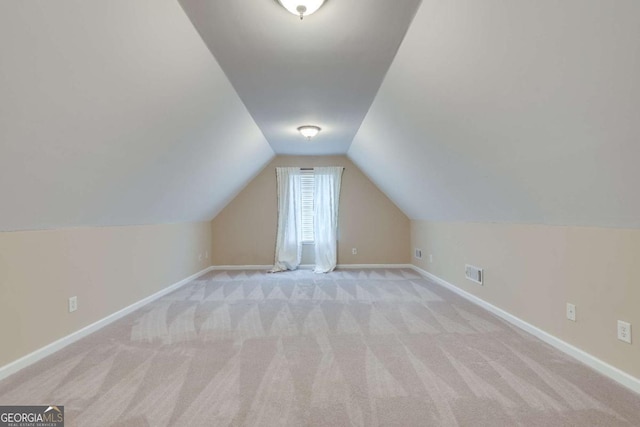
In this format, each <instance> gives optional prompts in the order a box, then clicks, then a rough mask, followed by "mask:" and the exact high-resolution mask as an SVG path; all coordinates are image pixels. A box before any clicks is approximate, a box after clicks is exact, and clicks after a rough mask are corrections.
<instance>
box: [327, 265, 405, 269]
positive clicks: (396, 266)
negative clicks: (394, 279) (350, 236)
mask: <svg viewBox="0 0 640 427" xmlns="http://www.w3.org/2000/svg"><path fill="white" fill-rule="evenodd" d="M336 268H343V269H359V268H413V265H411V264H338V265H337V266H336Z"/></svg>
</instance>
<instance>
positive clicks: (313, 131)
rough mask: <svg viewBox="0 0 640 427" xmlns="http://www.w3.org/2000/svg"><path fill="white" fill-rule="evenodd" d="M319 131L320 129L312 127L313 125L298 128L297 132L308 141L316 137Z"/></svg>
mask: <svg viewBox="0 0 640 427" xmlns="http://www.w3.org/2000/svg"><path fill="white" fill-rule="evenodd" d="M321 130H322V129H320V127H319V126H313V125H305V126H300V127H299V128H298V132H300V133H301V134H302V136H304V137H305V138H307V139H308V140H310V139H311V138H313V137H314V136H316V135H317V134H318V132H320V131H321Z"/></svg>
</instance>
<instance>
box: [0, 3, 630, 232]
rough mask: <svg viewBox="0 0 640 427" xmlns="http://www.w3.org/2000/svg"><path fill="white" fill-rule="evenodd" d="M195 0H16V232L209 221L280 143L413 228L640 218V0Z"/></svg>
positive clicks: (12, 178) (2, 102) (4, 39)
mask: <svg viewBox="0 0 640 427" xmlns="http://www.w3.org/2000/svg"><path fill="white" fill-rule="evenodd" d="M181 4H182V6H184V8H185V10H186V11H187V12H188V13H189V15H190V16H191V18H192V19H193V21H194V22H196V25H197V26H198V30H199V31H200V34H199V33H198V32H197V31H196V28H194V25H193V24H192V23H191V22H190V20H189V18H188V17H187V15H186V13H185V11H184V10H183V9H182V7H181ZM181 4H179V3H178V2H177V1H176V0H109V1H94V2H86V1H80V0H77V1H71V0H65V1H62V0H61V1H55V2H54V1H5V2H0V52H1V54H0V231H7V230H24V229H41V228H56V227H65V226H95V225H124V224H150V223H166V222H183V221H192V220H208V219H211V218H212V217H214V216H215V215H216V214H217V212H219V211H220V210H221V209H222V207H223V206H224V205H225V204H226V203H227V202H228V201H229V200H230V199H231V198H232V197H233V196H234V195H235V194H236V193H237V192H238V191H239V190H240V189H241V188H242V187H243V186H244V185H245V184H246V183H247V182H248V181H249V180H250V179H251V178H252V177H253V176H255V175H256V174H257V173H258V172H259V171H260V169H261V168H262V167H263V166H264V165H266V164H267V163H268V162H269V161H270V160H271V158H272V157H273V156H274V149H273V148H272V146H273V147H274V148H275V151H277V152H278V153H281V154H324V153H329V152H332V153H333V152H336V153H344V152H345V151H346V150H348V153H347V154H348V156H349V157H350V158H351V160H353V161H354V163H356V164H357V165H358V166H359V167H360V168H361V169H362V170H363V171H364V172H365V173H366V174H367V175H368V176H369V177H370V178H371V179H372V180H373V181H374V182H375V183H376V184H377V185H378V186H379V187H380V188H381V189H382V190H383V191H384V192H385V193H386V194H387V195H388V196H389V197H390V198H391V199H392V200H393V201H394V202H395V203H396V204H397V205H398V206H399V207H400V208H401V209H402V210H403V211H404V212H405V213H407V215H408V216H409V217H411V218H413V219H431V220H443V221H501V222H532V223H547V224H572V225H604V226H620V227H625V226H630V227H640V192H639V191H638V190H637V183H638V182H640V168H639V167H638V166H637V163H638V159H639V158H640V144H639V140H638V139H639V135H640V120H638V118H639V117H640V79H639V78H638V76H639V75H640V2H638V1H635V0H617V1H615V2H611V1H606V0H563V1H555V0H539V1H525V0H516V1H502V0H482V1H477V0H423V1H422V2H421V3H420V5H419V9H418V12H417V13H416V14H415V16H414V12H415V10H416V8H417V7H418V4H419V0H406V1H400V2H389V1H383V0H379V1H378V0H367V1H365V0H348V1H347V0H344V1H343V0H339V1H334V0H330V1H328V2H327V3H326V5H325V6H324V7H323V8H322V9H320V11H318V12H317V14H315V15H313V16H311V17H309V18H308V20H307V19H305V21H303V22H302V23H301V22H300V21H299V20H297V19H296V17H294V16H293V15H290V14H288V13H287V12H286V11H284V10H283V9H282V8H280V7H279V6H278V5H277V4H276V2H275V0H273V1H272V0H260V1H258V2H248V1H246V0H237V1H236V0H225V1H217V0H207V1H205V0H202V1H195V0H181ZM214 12H215V13H214ZM198 13H202V15H201V16H200V15H198ZM268 14H271V15H268ZM412 17H413V21H412V22H411V19H412ZM312 18H313V20H312ZM202 19H204V20H205V21H206V19H214V20H216V21H215V22H216V23H217V24H216V25H215V26H213V27H206V26H203V25H202V24H199V23H198V22H199V20H202ZM410 22H411V25H410V26H409V23H410ZM240 24H242V25H244V26H243V27H242V28H236V27H234V26H235V25H240ZM300 24H304V25H305V26H301V25H300ZM252 25H253V26H254V27H251V28H249V27H250V26H252ZM255 26H257V27H255ZM407 26H409V30H408V32H406V36H404V37H405V38H404V40H403V41H402V44H401V45H400V49H399V50H398V51H397V54H396V56H395V59H393V57H394V53H395V47H394V46H397V45H398V44H399V43H400V42H401V40H402V38H403V35H404V34H405V30H406V28H407ZM203 28H204V29H203ZM252 28H253V29H252ZM218 31H221V32H220V33H218ZM201 35H202V36H203V37H204V39H205V40H206V42H207V44H208V47H209V48H210V49H211V51H213V52H214V53H215V55H216V57H214V56H213V55H212V54H211V53H210V51H209V49H208V48H207V45H205V43H204V42H203V40H202V38H201ZM246 43H249V44H251V45H250V46H243V44H246ZM316 43H317V44H316ZM305 47H306V48H308V52H309V56H305V55H304V54H302V53H301V52H304V50H302V49H303V48H305ZM236 48H238V49H239V48H243V49H246V50H243V51H240V52H236V54H235V56H234V54H233V51H234V49H236ZM218 56H219V57H220V58H218ZM221 58H223V60H221ZM392 59H393V62H392V63H391V66H390V68H388V72H387V74H386V77H384V80H383V76H384V74H385V70H387V67H388V66H389V63H390V62H391V60H392ZM218 60H220V62H221V63H223V62H224V64H227V65H224V66H223V68H224V71H223V69H222V68H221V67H220V66H219V65H218ZM315 60H319V62H314V61H315ZM309 61H311V62H309ZM313 64H315V66H313ZM225 67H226V68H225ZM261 67H264V70H263V71H264V73H263V74H261V73H257V74H252V73H253V72H254V71H255V70H256V69H258V70H260V68H261ZM225 71H226V72H227V74H228V77H229V78H230V79H231V82H232V83H233V84H234V85H235V87H232V85H231V83H230V81H229V78H228V77H227V76H225ZM280 78H283V79H280ZM381 81H382V86H380V89H379V91H378V92H377V95H375V94H376V89H377V88H378V85H379V84H380V82H381ZM283 86H286V87H283ZM238 93H240V94H241V97H239V96H238ZM241 98H242V100H241ZM374 98H375V100H374ZM281 100H285V101H287V102H289V103H291V107H292V109H291V110H287V108H285V107H283V105H286V103H287V102H285V104H279V106H277V105H276V101H278V102H279V101H281ZM371 100H373V104H371V105H370V108H369V102H371ZM243 101H244V102H245V103H246V104H247V107H249V108H248V110H247V108H245V105H244V104H243ZM367 108H369V109H368V113H366V114H365V112H366V111H367ZM250 113H251V114H250ZM294 113H295V114H294ZM296 114H297V115H296ZM252 115H253V117H252ZM363 116H365V118H364V121H362V117H363ZM254 119H255V121H254ZM316 120H317V122H316ZM303 121H304V122H307V121H311V122H316V123H318V124H320V125H324V127H325V129H324V130H323V132H322V133H321V135H320V137H319V138H318V139H317V140H315V142H314V143H313V144H309V145H306V146H305V145H301V142H300V138H301V137H300V136H299V135H298V134H297V133H295V130H293V129H294V127H295V126H298V125H299V124H302V122H303ZM256 122H257V123H258V125H256ZM258 126H260V128H259V127H258ZM358 127H359V130H358V131H357V134H356V136H355V138H354V139H353V142H352V141H351V137H352V135H353V134H354V133H355V132H356V129H358ZM285 128H286V131H285V130H283V129H285ZM263 134H266V135H267V136H268V138H269V141H267V139H266V138H265V137H264V136H263ZM270 143H271V145H270ZM302 144H304V141H302ZM301 146H302V147H303V148H297V147H301ZM349 146H350V148H348V147H349Z"/></svg>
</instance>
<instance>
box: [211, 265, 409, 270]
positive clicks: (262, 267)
mask: <svg viewBox="0 0 640 427" xmlns="http://www.w3.org/2000/svg"><path fill="white" fill-rule="evenodd" d="M272 267H273V265H214V266H213V267H211V269H212V270H270V269H271V268H272ZM314 267H315V265H313V264H300V266H299V267H298V268H299V269H300V270H313V268H314ZM336 268H342V269H357V268H413V265H411V264H338V265H337V266H336Z"/></svg>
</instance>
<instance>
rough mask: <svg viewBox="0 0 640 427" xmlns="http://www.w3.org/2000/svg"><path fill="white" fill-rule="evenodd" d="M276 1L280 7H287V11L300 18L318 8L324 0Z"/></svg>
mask: <svg viewBox="0 0 640 427" xmlns="http://www.w3.org/2000/svg"><path fill="white" fill-rule="evenodd" d="M278 3H280V4H281V5H282V7H284V8H285V9H287V10H288V11H289V12H291V13H293V14H294V15H296V16H299V17H300V19H302V18H304V17H305V16H309V15H311V14H312V13H313V12H315V11H316V10H318V9H320V6H322V4H323V3H324V0H278Z"/></svg>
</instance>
